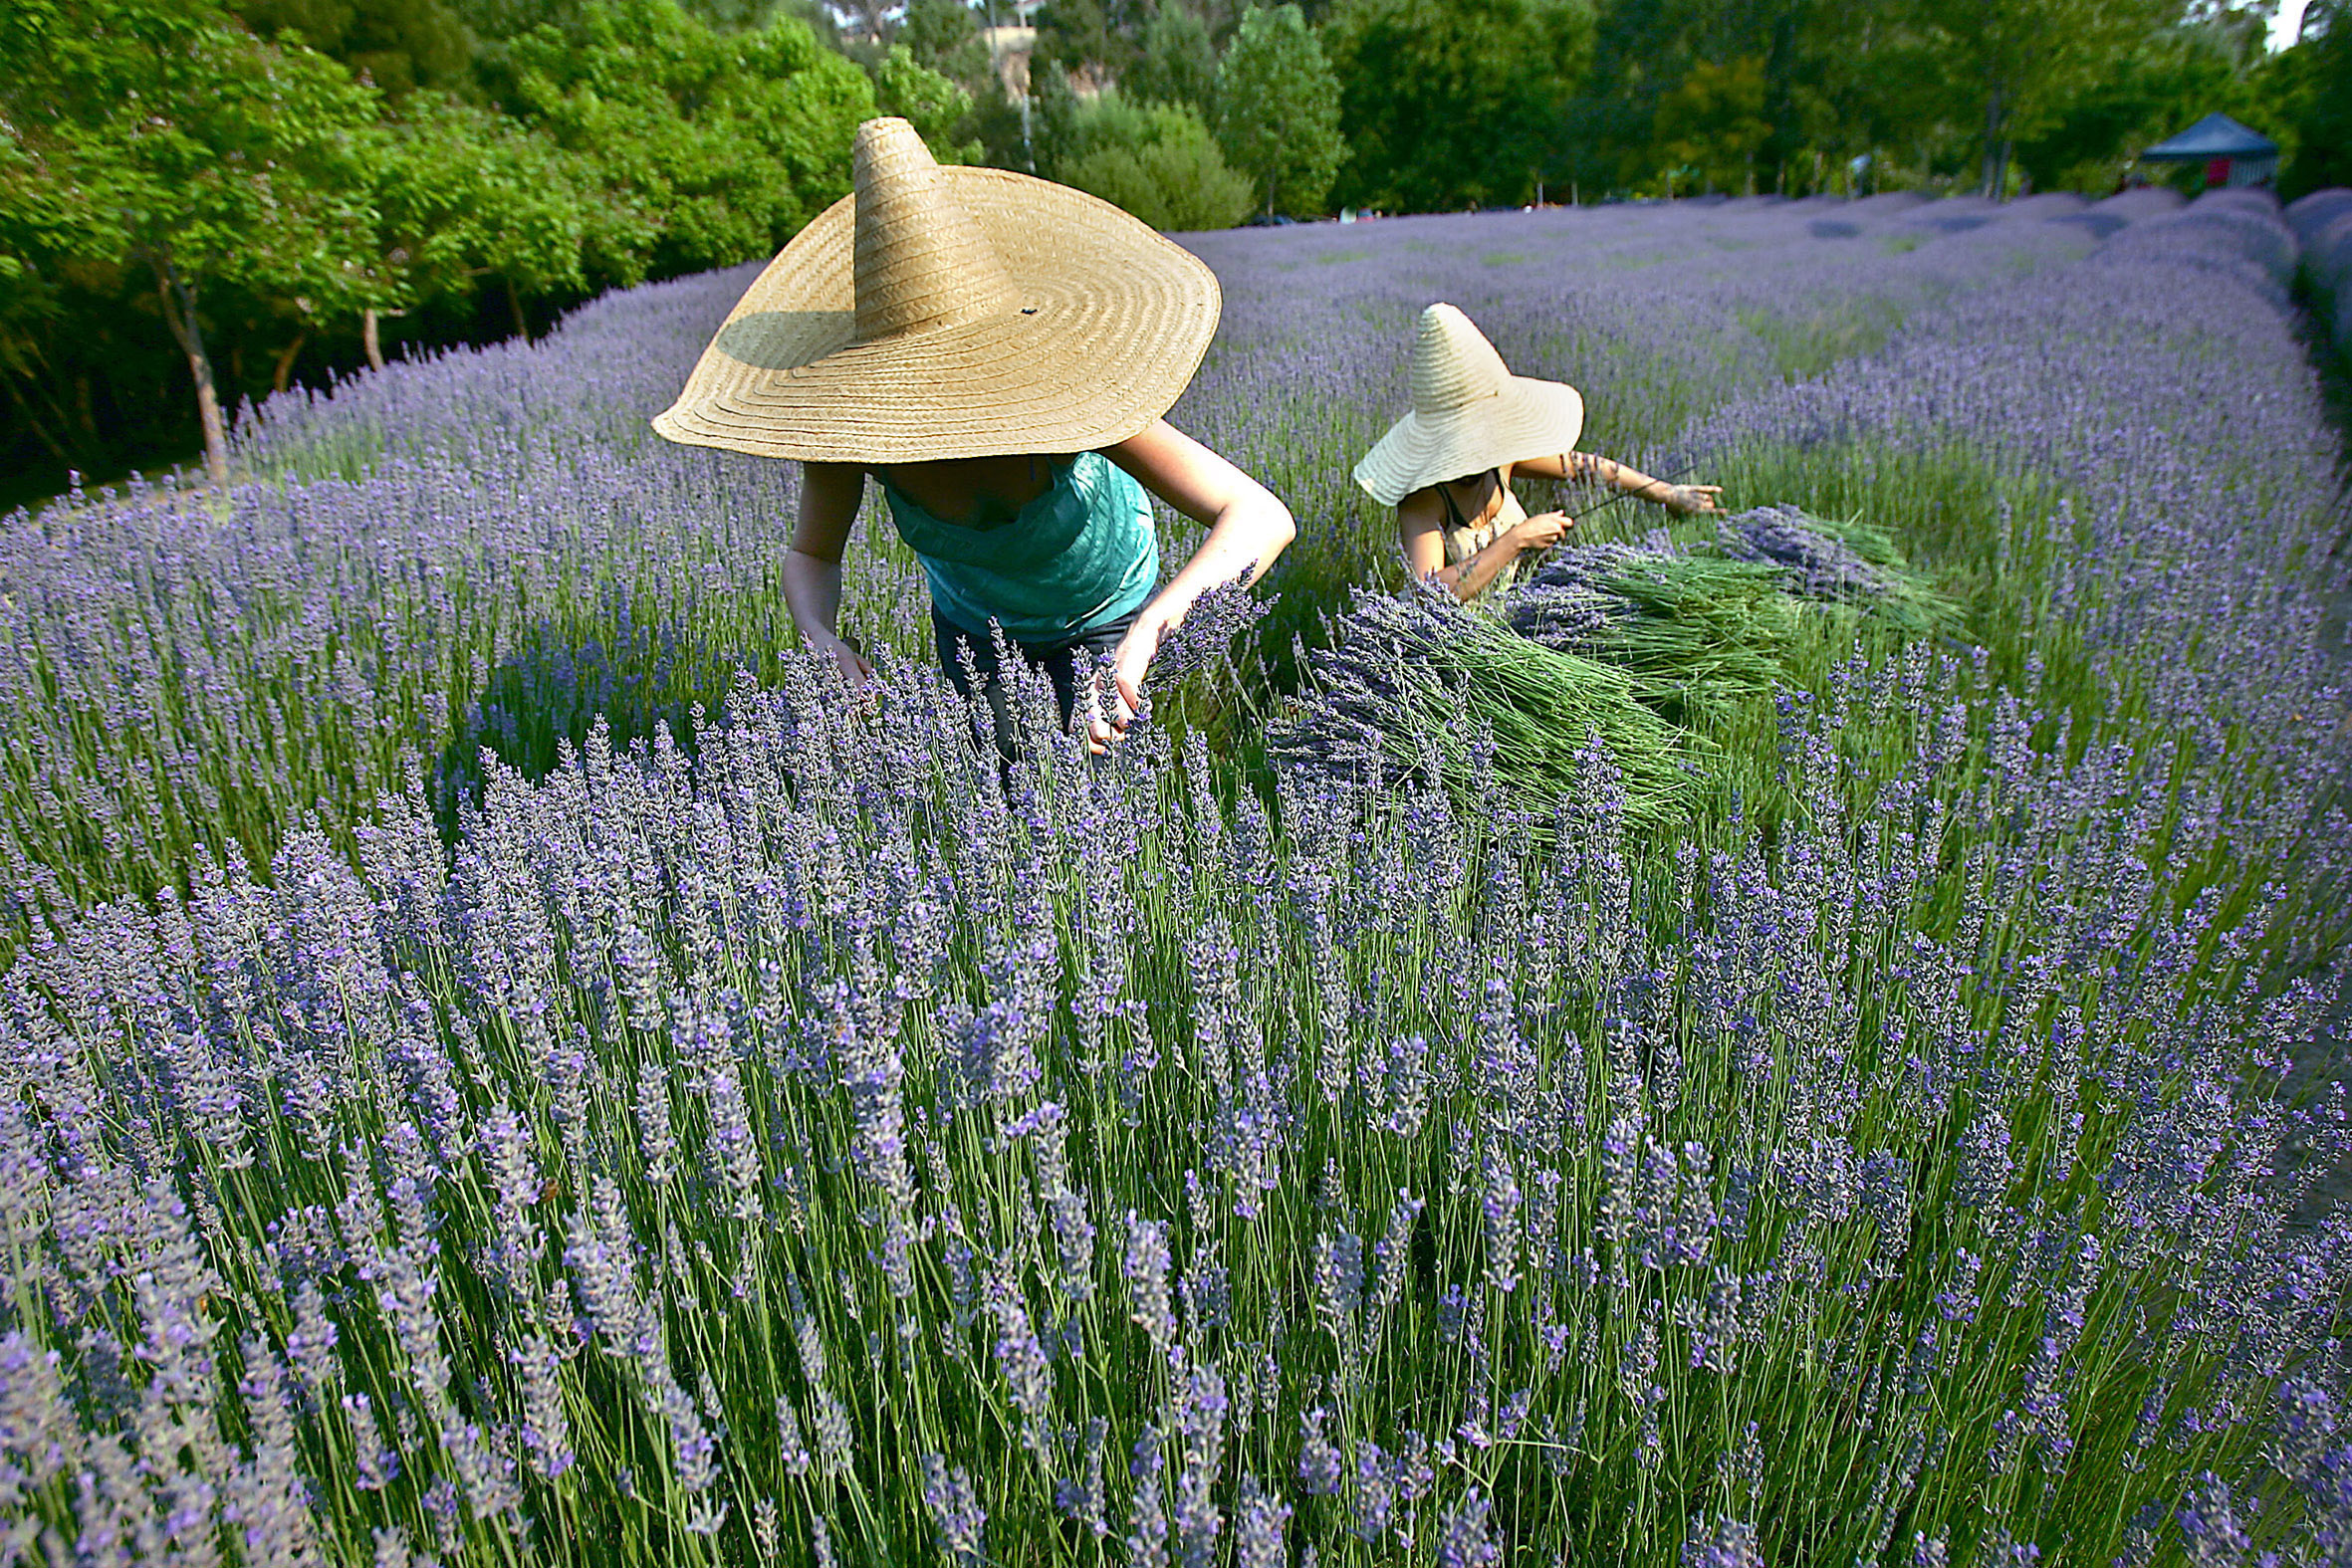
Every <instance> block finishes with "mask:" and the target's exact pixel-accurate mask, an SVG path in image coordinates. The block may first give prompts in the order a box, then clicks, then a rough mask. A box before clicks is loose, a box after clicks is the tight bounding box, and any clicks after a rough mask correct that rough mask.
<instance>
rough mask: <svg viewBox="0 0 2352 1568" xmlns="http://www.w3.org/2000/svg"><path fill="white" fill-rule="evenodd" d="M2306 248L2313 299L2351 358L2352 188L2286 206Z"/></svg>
mask: <svg viewBox="0 0 2352 1568" xmlns="http://www.w3.org/2000/svg"><path fill="white" fill-rule="evenodd" d="M2286 221H2287V223H2288V225H2289V226H2291V227H2292V228H2293V230H2294V232H2295V238H2296V240H2297V241H2298V242H2299V243H2300V244H2301V246H2302V251H2303V267H2304V270H2305V271H2306V272H2307V273H2308V274H2309V276H2310V279H2311V292H2312V298H2313V300H2314V302H2315V303H2317V304H2318V305H2319V306H2320V308H2321V309H2322V310H2324V311H2325V312H2326V313H2327V316H2328V318H2329V320H2330V322H2331V323H2332V325H2333V326H2334V328H2335V339H2336V346H2337V347H2338V348H2339V349H2341V350H2342V351H2343V353H2344V355H2345V356H2346V357H2347V358H2352V190H2345V189H2342V188H2341V187H2338V188H2335V189H2330V190H2316V191H2313V192H2312V193H2311V194H2310V195H2308V196H2305V197H2303V198H2302V199H2301V200H2299V201H2297V202H2295V203H2294V204H2293V205H2292V206H2290V207H2288V208H2287V209H2286Z"/></svg>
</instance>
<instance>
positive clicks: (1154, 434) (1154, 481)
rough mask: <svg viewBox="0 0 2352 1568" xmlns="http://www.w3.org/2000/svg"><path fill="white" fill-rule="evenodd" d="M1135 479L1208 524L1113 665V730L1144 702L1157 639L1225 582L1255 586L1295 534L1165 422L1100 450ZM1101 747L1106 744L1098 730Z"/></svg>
mask: <svg viewBox="0 0 2352 1568" xmlns="http://www.w3.org/2000/svg"><path fill="white" fill-rule="evenodd" d="M1102 455H1103V456H1105V457H1107V458H1109V459H1110V460H1111V461H1112V462H1114V463H1116V464H1118V465H1119V467H1121V468H1122V469H1125V470H1126V471H1127V472H1128V473H1129V474H1131V475H1133V476H1134V478H1135V482H1136V483H1137V484H1139V485H1141V486H1142V487H1143V488H1144V489H1146V490H1148V491H1150V492H1151V493H1152V494H1153V495H1155V496H1157V497H1159V498H1160V499H1161V500H1162V501H1165V502H1166V503H1168V505H1170V506H1172V507H1174V508H1175V509H1176V510H1177V511H1179V512H1181V513H1183V514H1184V515H1185V516H1186V517H1188V518H1191V519H1192V520H1193V521H1194V522H1196V523H1203V524H1206V525H1207V526H1208V529H1209V537H1208V538H1206V539H1204V540H1202V541H1201V545H1200V548H1199V549H1198V550H1196V551H1194V552H1193V553H1192V559H1191V560H1187V561H1185V563H1184V564H1183V565H1182V566H1181V567H1179V568H1178V569H1177V572H1176V575H1175V576H1173V577H1171V578H1169V579H1168V584H1167V586H1166V587H1163V588H1161V589H1160V591H1159V592H1158V594H1157V595H1155V596H1154V597H1153V598H1152V601H1151V602H1150V603H1148V604H1146V605H1145V606H1144V607H1143V611H1142V613H1141V614H1139V615H1138V616H1136V618H1135V624H1134V626H1133V628H1132V629H1130V630H1129V631H1128V633H1127V635H1126V637H1125V638H1124V639H1123V640H1121V642H1120V643H1119V648H1118V652H1117V653H1116V654H1115V655H1114V656H1113V658H1112V661H1111V673H1112V677H1113V679H1114V681H1115V683H1116V685H1117V688H1118V699H1119V700H1118V712H1117V715H1116V717H1115V718H1114V719H1113V720H1112V724H1111V728H1115V729H1121V730H1123V729H1125V728H1126V727H1127V723H1128V721H1129V720H1131V719H1132V718H1133V717H1134V716H1135V712H1136V710H1137V709H1138V708H1140V707H1141V706H1142V702H1143V675H1144V672H1145V671H1146V670H1148V669H1149V668H1150V667H1151V660H1152V656H1153V655H1154V654H1155V653H1157V652H1158V651H1159V646H1160V640H1161V639H1162V638H1163V637H1165V636H1166V635H1167V634H1168V633H1169V632H1172V631H1174V630H1175V629H1176V628H1177V627H1178V626H1181V625H1182V624H1184V617H1185V615H1186V614H1187V613H1188V612H1189V611H1190V610H1191V609H1192V606H1193V602H1194V601H1195V600H1196V599H1198V598H1199V597H1200V596H1201V595H1202V594H1203V593H1206V592H1207V591H1208V590H1209V589H1211V588H1213V587H1216V586H1217V585H1218V584H1220V583H1224V582H1233V581H1237V580H1247V581H1250V582H1256V581H1257V580H1258V579H1259V578H1260V577H1262V576H1264V575H1265V574H1266V569H1267V567H1269V566H1271V565H1273V564H1274V559H1275V557H1277V556H1279V555H1281V554H1282V553H1283V552H1284V551H1285V550H1286V549H1288V548H1289V546H1290V543H1291V541H1292V540H1294V539H1295V538H1296V537H1297V535H1298V526H1297V524H1296V523H1295V522H1294V521H1293V519H1292V517H1291V509H1290V508H1289V507H1286V506H1284V505H1283V504H1282V502H1280V501H1278V500H1276V499H1275V496H1274V493H1273V492H1272V491H1269V490H1268V489H1267V488H1266V487H1265V486H1264V485H1261V484H1260V483H1258V481H1256V480H1255V479H1252V478H1251V477H1250V476H1249V475H1247V474H1245V473H1243V472H1242V471H1241V470H1240V469H1238V468H1236V467H1234V466H1233V464H1231V463H1229V462H1227V461H1226V460H1225V459H1224V458H1222V457H1219V456H1218V455H1217V454H1216V453H1214V452H1212V451H1210V450H1209V449H1208V448H1207V447H1205V446H1203V445H1201V444H1200V443H1199V442H1198V441H1195V440H1194V439H1193V438H1192V437H1190V436H1188V435H1186V434H1184V433H1183V432H1182V431H1180V430H1178V429H1177V428H1176V427H1175V426H1173V425H1171V424H1169V423H1168V422H1167V421H1166V420H1165V419H1155V420H1153V421H1152V422H1151V424H1150V425H1148V426H1147V427H1145V428H1144V429H1143V430H1142V431H1141V432H1140V433H1138V434H1136V435H1132V436H1129V437H1128V438H1127V439H1126V440H1124V441H1121V442H1119V443H1118V444H1117V445H1116V446H1109V447H1105V448H1103V451H1102ZM1096 730H1097V733H1096V734H1094V735H1093V736H1092V740H1093V741H1094V742H1095V744H1096V745H1097V747H1099V744H1100V743H1101V742H1102V741H1104V740H1106V739H1108V736H1107V734H1105V733H1101V726H1099V725H1097V726H1096Z"/></svg>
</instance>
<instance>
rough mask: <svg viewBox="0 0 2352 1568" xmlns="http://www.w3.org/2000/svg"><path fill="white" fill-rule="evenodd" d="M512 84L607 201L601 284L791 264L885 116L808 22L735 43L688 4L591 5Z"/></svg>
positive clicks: (511, 103)
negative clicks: (871, 125) (752, 263)
mask: <svg viewBox="0 0 2352 1568" xmlns="http://www.w3.org/2000/svg"><path fill="white" fill-rule="evenodd" d="M907 69H908V70H909V71H910V72H912V71H919V70H920V68H919V67H913V66H911V64H910V65H909V67H908V68H907ZM502 72H503V77H504V80H503V81H502V82H500V84H499V98H500V101H501V103H502V104H503V105H504V106H505V107H506V109H507V110H508V112H511V113H513V114H515V115H516V116H517V117H518V118H519V119H521V120H522V122H523V123H525V124H526V125H529V126H532V127H534V128H536V129H539V130H541V131H542V132H544V133H545V134H546V135H548V136H549V137H551V138H552V139H553V140H554V142H555V143H556V145H558V146H560V147H562V148H563V149H564V150H565V151H566V152H568V153H569V154H571V155H572V156H573V157H574V158H575V159H576V160H577V161H578V164H579V166H580V167H581V169H582V171H583V173H584V175H585V181H584V182H585V183H586V184H587V185H588V187H590V188H591V189H594V190H595V191H597V192H598V196H597V199H596V202H595V205H594V208H593V210H591V211H590V212H588V214H587V216H586V219H585V222H584V234H583V246H584V250H585V255H586V268H587V273H588V278H589V281H590V282H591V283H601V284H632V283H636V282H638V281H639V280H641V279H643V278H645V277H647V276H649V275H658V276H664V277H666V276H672V275H675V274H677V273H680V272H690V271H698V270H701V269H703V268H708V267H718V266H726V265H730V264H732V263H734V262H739V261H743V260H745V259H747V258H749V257H753V256H759V255H764V254H767V253H769V252H771V251H773V250H775V249H776V248H777V247H778V246H780V245H782V244H783V243H784V241H785V240H786V239H788V238H790V237H791V236H792V234H793V233H794V232H795V231H796V230H798V229H799V228H800V227H801V225H802V224H804V223H806V222H807V221H808V220H809V219H810V218H812V217H814V216H815V215H816V214H817V213H818V212H819V211H821V210H822V209H823V207H824V206H825V205H826V204H827V203H829V202H831V201H833V200H834V199H835V198H837V197H839V196H840V195H842V194H844V193H845V192H846V191H847V189H848V167H849V143H850V140H851V138H852V136H853V135H854V133H855V131H856V127H857V122H858V121H859V120H861V119H864V118H867V117H868V116H870V115H871V114H872V113H873V112H874V93H873V85H872V83H871V82H870V81H869V80H868V79H867V77H866V75H865V73H864V72H862V71H860V70H858V69H857V68H856V67H855V66H853V65H851V64H850V63H849V62H848V61H847V60H845V59H843V58H842V57H841V56H839V55H837V54H835V53H833V52H831V51H830V50H827V49H825V48H824V47H823V45H821V44H820V43H819V42H818V40H817V37H816V35H815V34H813V33H812V32H811V31H810V30H809V28H808V27H807V26H805V25H804V24H802V23H800V22H798V21H795V20H792V19H790V18H779V19H778V20H776V21H774V22H772V23H770V24H769V25H768V26H766V27H764V28H761V29H759V30H757V31H754V32H745V33H733V34H720V33H717V32H714V31H713V30H712V29H710V28H709V27H707V26H705V25H703V24H702V23H700V22H697V21H695V20H694V19H693V18H692V17H689V16H688V15H687V14H686V13H685V12H684V11H683V10H681V9H680V8H679V7H678V5H677V4H676V3H675V0H590V3H589V4H588V7H587V8H586V10H585V11H584V13H583V17H582V22H581V25H580V27H579V28H578V29H577V30H575V31H572V32H567V31H565V30H562V29H559V28H556V27H553V26H542V27H539V28H536V29H534V30H533V31H531V32H529V33H526V34H524V35H522V36H521V37H519V38H516V39H514V40H513V41H512V42H511V43H510V44H509V45H508V46H507V52H506V56H505V59H504V61H503V65H502ZM934 150H945V151H946V152H947V154H948V155H949V156H953V155H954V149H952V148H949V149H936V148H935V149H934Z"/></svg>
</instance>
